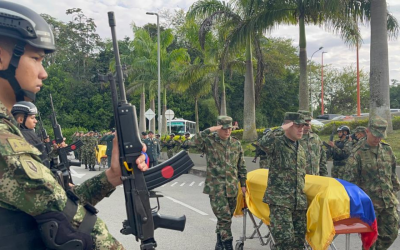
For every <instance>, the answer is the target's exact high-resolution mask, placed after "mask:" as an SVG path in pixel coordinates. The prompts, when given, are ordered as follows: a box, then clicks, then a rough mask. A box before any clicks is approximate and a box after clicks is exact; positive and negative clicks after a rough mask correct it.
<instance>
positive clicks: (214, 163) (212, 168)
mask: <svg viewBox="0 0 400 250" xmlns="http://www.w3.org/2000/svg"><path fill="white" fill-rule="evenodd" d="M190 145H192V146H195V147H197V148H198V149H199V150H204V151H203V152H205V154H206V156H207V176H206V181H205V186H204V190H203V192H204V193H205V194H209V195H213V196H227V197H236V196H237V195H238V184H239V181H240V184H241V185H242V187H245V186H246V178H247V177H246V175H247V170H246V166H245V163H244V157H243V149H242V145H241V144H240V141H239V140H238V139H236V138H235V137H232V136H231V137H229V138H228V139H227V140H226V141H223V140H222V139H221V138H220V137H219V136H218V134H217V133H211V131H210V130H209V129H206V130H204V131H201V132H200V133H197V134H196V135H195V136H194V137H192V139H191V143H190Z"/></svg>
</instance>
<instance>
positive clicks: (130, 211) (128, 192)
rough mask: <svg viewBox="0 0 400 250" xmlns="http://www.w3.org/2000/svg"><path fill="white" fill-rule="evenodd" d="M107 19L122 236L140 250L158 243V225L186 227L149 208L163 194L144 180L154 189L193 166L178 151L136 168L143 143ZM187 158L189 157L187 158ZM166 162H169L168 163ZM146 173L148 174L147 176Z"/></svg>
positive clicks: (180, 220) (112, 19)
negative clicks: (123, 217)
mask: <svg viewBox="0 0 400 250" xmlns="http://www.w3.org/2000/svg"><path fill="white" fill-rule="evenodd" d="M108 21H109V25H110V28H111V35H112V40H113V48H114V55H115V68H116V73H117V80H118V87H119V99H118V93H117V86H116V82H115V79H114V76H113V75H112V74H108V77H107V79H108V81H109V82H110V87H111V96H112V102H113V110H114V120H115V123H116V134H117V138H118V149H119V162H120V166H121V173H122V176H121V180H122V183H123V186H124V193H125V204H126V213H127V217H128V218H127V220H125V221H124V222H123V228H122V229H121V233H122V234H125V235H128V234H132V235H135V237H136V241H138V240H139V239H140V240H141V245H140V248H141V249H142V250H153V249H155V248H156V246H157V243H156V241H155V240H154V230H155V229H157V228H158V227H161V228H166V229H172V230H178V231H183V230H184V228H185V223H186V217H185V216H182V217H180V218H172V217H166V216H161V215H160V214H158V210H155V211H153V209H152V208H151V207H150V198H157V204H158V209H159V207H160V206H159V202H158V198H159V197H162V196H160V195H156V194H155V192H153V191H151V192H150V191H149V189H148V187H147V183H149V182H151V181H154V180H156V182H157V184H155V185H151V186H152V188H155V187H157V186H158V185H159V182H160V181H161V180H162V181H164V182H168V181H169V180H172V179H174V178H176V177H177V176H179V175H181V174H182V173H181V172H184V171H181V170H183V167H180V166H183V165H184V166H185V167H186V168H187V167H189V168H190V167H192V166H193V162H191V161H190V158H189V156H188V155H187V153H186V154H185V153H182V152H181V154H180V156H179V157H177V156H175V157H173V158H171V159H169V160H168V161H167V162H164V163H163V164H159V165H157V166H155V167H153V168H151V169H150V170H149V171H146V172H142V171H141V170H140V169H139V168H138V167H137V164H136V159H137V158H138V157H139V156H140V154H141V151H142V147H143V145H142V143H141V140H140V136H139V132H138V131H139V129H138V123H137V116H136V108H135V107H134V106H132V105H131V104H130V103H128V102H127V100H126V95H125V87H124V80H123V74H122V69H121V62H120V57H119V49H118V42H117V37H116V31H115V17H114V12H108ZM99 79H100V81H105V80H106V77H105V76H101V75H99ZM188 158H189V160H187V159H188ZM182 159H183V161H182V162H183V163H185V164H182V162H181V163H179V162H180V161H179V160H182ZM169 161H171V162H169ZM177 162H178V163H177ZM187 162H190V164H187ZM169 163H171V165H169ZM165 164H168V166H167V165H165ZM174 165H175V167H174ZM161 170H163V171H161ZM164 170H165V171H164ZM147 172H149V173H148V175H147V176H146V173H147ZM166 172H168V176H166V175H165V173H166ZM178 173H179V174H178Z"/></svg>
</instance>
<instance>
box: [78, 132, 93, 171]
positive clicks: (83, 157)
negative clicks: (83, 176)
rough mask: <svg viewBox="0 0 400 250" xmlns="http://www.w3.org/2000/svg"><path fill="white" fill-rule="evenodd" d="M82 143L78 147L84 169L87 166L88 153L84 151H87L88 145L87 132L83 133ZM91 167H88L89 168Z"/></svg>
mask: <svg viewBox="0 0 400 250" xmlns="http://www.w3.org/2000/svg"><path fill="white" fill-rule="evenodd" d="M81 140H82V143H83V146H82V147H81V148H80V149H81V151H80V154H81V163H82V164H84V165H85V169H87V168H88V163H89V158H88V154H87V153H86V152H87V151H88V147H89V144H90V142H89V133H86V134H83V136H82V138H81ZM90 169H91V168H89V170H90Z"/></svg>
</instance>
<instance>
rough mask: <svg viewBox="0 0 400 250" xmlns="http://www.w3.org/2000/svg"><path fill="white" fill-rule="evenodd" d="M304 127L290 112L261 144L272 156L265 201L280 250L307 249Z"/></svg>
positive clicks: (301, 116)
mask: <svg viewBox="0 0 400 250" xmlns="http://www.w3.org/2000/svg"><path fill="white" fill-rule="evenodd" d="M305 124H306V122H305V121H304V116H303V115H302V114H300V113H295V112H287V113H285V117H284V124H283V125H282V127H281V128H278V129H276V130H274V131H272V132H269V133H267V134H266V135H265V136H263V138H262V139H261V141H260V147H261V148H262V149H263V150H264V151H266V152H267V154H268V155H271V156H272V162H271V165H270V168H269V174H268V185H267V189H266V191H265V195H264V199H263V202H265V203H267V204H268V205H269V209H270V216H269V218H270V222H271V224H270V225H271V233H272V236H273V237H274V239H275V248H274V249H277V250H286V249H304V243H305V235H306V229H307V218H306V212H307V197H306V195H305V193H304V191H303V190H304V185H305V175H306V166H307V160H306V153H305V151H304V149H303V147H302V146H301V144H300V143H299V140H300V139H301V138H302V136H303V127H304V125H305ZM282 132H283V135H282Z"/></svg>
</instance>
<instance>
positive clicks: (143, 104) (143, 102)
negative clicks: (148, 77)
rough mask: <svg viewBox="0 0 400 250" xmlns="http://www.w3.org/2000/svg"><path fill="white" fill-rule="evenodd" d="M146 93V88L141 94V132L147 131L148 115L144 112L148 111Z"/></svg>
mask: <svg viewBox="0 0 400 250" xmlns="http://www.w3.org/2000/svg"><path fill="white" fill-rule="evenodd" d="M145 98H146V97H145V94H144V88H143V91H142V93H141V94H140V116H139V130H140V132H143V131H146V117H145V116H144V113H145V112H146V111H145V110H146V99H145Z"/></svg>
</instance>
